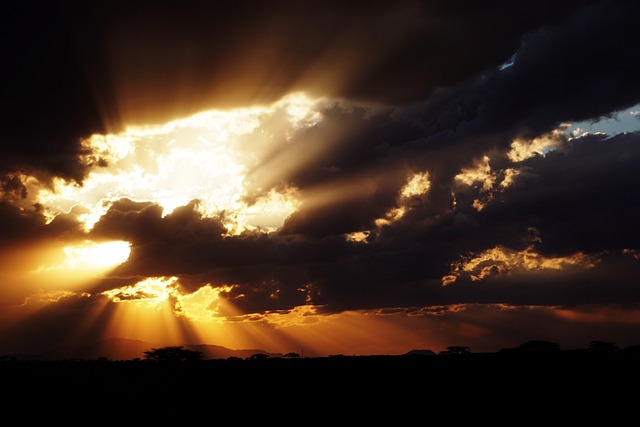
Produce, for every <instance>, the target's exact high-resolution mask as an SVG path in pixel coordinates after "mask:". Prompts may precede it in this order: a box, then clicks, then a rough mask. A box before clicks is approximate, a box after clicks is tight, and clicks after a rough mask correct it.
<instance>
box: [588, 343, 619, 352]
mask: <svg viewBox="0 0 640 427" xmlns="http://www.w3.org/2000/svg"><path fill="white" fill-rule="evenodd" d="M618 350H620V347H618V345H617V344H615V343H612V342H608V341H591V342H590V343H589V351H593V352H597V353H608V352H611V351H618Z"/></svg>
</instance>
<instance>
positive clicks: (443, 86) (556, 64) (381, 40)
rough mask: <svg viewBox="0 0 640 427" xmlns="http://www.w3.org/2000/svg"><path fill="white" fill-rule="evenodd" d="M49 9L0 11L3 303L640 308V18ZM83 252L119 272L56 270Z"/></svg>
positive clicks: (471, 8) (510, 11) (633, 12)
mask: <svg viewBox="0 0 640 427" xmlns="http://www.w3.org/2000/svg"><path fill="white" fill-rule="evenodd" d="M241 3H242V2H241ZM42 7H44V8H45V9H47V13H38V14H35V15H34V14H32V13H31V12H30V11H28V10H24V8H25V6H18V5H8V6H7V5H4V6H2V8H3V9H8V10H6V12H7V13H6V14H5V16H6V18H3V19H5V20H7V24H8V28H9V29H8V34H9V37H5V38H4V40H3V42H2V43H3V49H4V51H6V52H8V53H7V59H8V61H7V66H5V67H3V69H2V70H1V71H0V73H2V79H3V81H4V82H7V83H5V87H4V88H3V99H5V103H6V105H8V106H9V107H10V108H9V112H8V113H7V115H5V116H4V118H3V126H2V127H1V128H0V140H1V141H2V148H0V150H1V151H0V251H2V253H3V254H4V257H3V258H4V260H3V261H2V263H0V274H1V276H0V277H2V278H3V285H2V286H3V289H2V290H0V304H2V305H3V306H17V305H20V304H22V305H25V304H26V305H28V304H27V303H28V301H30V299H31V298H33V296H34V295H41V296H42V295H44V294H46V293H49V294H50V295H51V296H50V297H48V298H49V299H51V300H55V301H56V303H57V304H61V306H62V305H65V304H66V308H65V310H69V309H70V308H69V306H68V305H69V304H71V305H74V306H76V305H87V306H93V305H95V304H105V303H106V304H115V303H117V302H118V301H123V300H129V301H138V300H139V301H143V300H145V299H156V298H158V297H159V293H160V294H162V295H164V297H165V298H168V299H169V300H170V301H171V302H172V304H173V307H174V309H175V311H176V313H182V314H184V315H191V316H193V318H196V317H197V316H198V315H197V314H196V313H200V315H202V314H203V313H206V312H209V314H211V315H215V316H220V317H223V316H227V317H229V318H233V317H236V318H238V319H239V318H243V319H247V318H248V317H247V316H249V317H250V316H268V315H270V314H276V313H280V314H283V313H295V312H296V311H297V310H300V309H301V307H308V308H309V309H310V310H312V311H311V312H310V314H313V315H322V314H326V315H331V314H339V313H344V312H352V311H358V310H361V311H364V312H369V311H370V312H371V313H382V314H383V313H395V312H402V313H405V314H407V315H410V316H427V315H442V313H441V311H442V310H444V311H447V310H449V311H451V312H453V311H456V310H460V309H462V308H461V307H475V306H486V307H498V309H499V310H508V309H509V308H516V307H520V308H532V307H549V308H563V309H567V310H571V309H572V308H575V309H576V310H578V307H582V308H580V309H579V310H586V309H585V308H584V307H592V306H600V307H610V306H616V307H619V308H620V309H621V310H630V312H631V313H637V311H636V310H637V307H638V304H639V303H640V292H638V289H637V286H638V283H640V243H639V242H640V226H639V225H638V220H637V218H638V217H640V196H638V194H639V193H638V191H637V185H638V183H639V182H640V167H639V166H640V132H639V130H640V120H638V118H639V117H640V116H639V115H638V110H640V107H638V105H639V104H640V80H639V79H638V77H637V76H639V75H640V50H639V49H638V47H637V40H638V39H639V38H638V36H640V29H639V28H638V25H637V22H636V21H637V18H636V17H637V16H640V15H639V14H638V13H639V12H640V7H639V6H638V5H637V4H636V3H635V2H631V1H606V2H598V1H588V2H535V3H525V4H518V5H515V4H512V3H510V2H492V3H491V5H486V4H482V3H477V2H464V1H460V2H444V1H397V2H364V3H362V4H360V3H359V2H356V3H349V2H347V4H343V3H340V2H335V3H334V2H328V3H326V2H277V4H269V2H259V1H251V2H247V5H246V7H240V4H238V3H237V2H233V3H232V2H228V3H227V2H220V3H212V4H211V5H205V4H204V3H200V2H189V1H187V2H184V3H180V4H179V6H178V5H177V4H176V5H172V4H170V3H159V2H134V4H132V5H130V4H129V3H126V2H105V3H102V2H97V3H94V4H90V5H83V6H78V7H79V8H80V9H78V8H74V9H70V8H69V7H67V6H64V5H59V4H56V3H51V4H49V5H46V6H42ZM9 9H10V10H9ZM27 22H28V23H29V26H27V27H23V25H25V24H26V23H27ZM621 114H625V115H626V116H628V117H626V116H625V117H626V120H625V123H629V122H630V123H632V124H635V128H634V127H633V126H632V127H631V128H628V129H623V130H621V131H620V132H617V133H611V132H609V133H604V132H594V131H591V132H585V131H583V130H580V129H576V128H575V126H573V125H574V124H575V123H578V122H583V123H584V122H589V121H591V122H592V123H597V122H598V120H601V119H606V118H613V117H616V115H621ZM629 120H630V121H629ZM594 129H597V128H596V127H595V125H594ZM83 242H84V243H83ZM88 242H89V243H88ZM90 242H95V243H101V242H128V244H129V246H128V248H127V252H126V255H125V258H123V259H126V261H124V262H123V263H121V264H119V265H117V267H115V268H114V269H112V270H107V271H105V272H104V274H103V275H102V276H100V277H99V278H95V279H92V280H91V281H90V283H89V282H82V280H81V279H80V278H78V279H77V282H74V281H70V282H68V283H67V284H65V281H64V279H62V278H52V277H53V276H50V275H49V276H47V275H44V274H45V273H46V274H52V273H51V272H52V271H56V272H59V271H60V269H62V268H63V267H64V266H68V264H69V259H71V258H70V256H71V255H70V254H71V253H73V250H72V249H69V248H73V247H77V246H78V245H85V246H86V245H89V244H90ZM45 247H47V248H53V249H51V251H50V253H54V252H55V248H63V247H64V248H67V250H66V252H65V253H66V254H67V258H66V260H67V261H64V259H63V258H64V257H63V255H62V254H60V253H57V255H47V256H49V258H46V259H47V261H46V262H44V261H43V260H45V256H44V255H42V253H43V252H42V251H44V249H42V248H45ZM17 248H21V249H19V250H21V251H23V252H22V254H30V260H27V259H25V258H24V257H20V256H19V255H16V253H17V252H16V251H17V250H18V249H17ZM37 248H40V249H37ZM38 251H40V252H38ZM58 252H59V251H58ZM100 256H103V257H104V256H105V255H104V253H103V255H98V257H100ZM126 256H128V258H126ZM65 262H66V264H65ZM45 264H46V265H45ZM56 266H57V267H56ZM61 266H62V267H61ZM65 268H66V267H65ZM56 269H57V270H56ZM34 271H37V272H38V274H40V276H38V275H35V276H34V274H33V272H34ZM56 274H58V273H56ZM45 277H47V278H48V279H47V280H51V283H54V285H50V286H48V287H47V286H46V285H43V284H42V283H40V282H38V280H42V278H45ZM56 277H57V276H56ZM38 278H41V279H38ZM150 279H154V280H157V282H154V283H155V285H154V284H153V283H152V282H149V280H150ZM81 282H82V283H84V284H82V283H81ZM159 283H161V284H162V286H159V285H158V284H159ZM154 286H155V288H154ZM158 286H159V287H158ZM154 289H155V290H154ZM54 294H55V297H54V296H53V295H54ZM196 301H199V302H198V304H199V305H198V304H196ZM500 307H502V308H500ZM469 310H470V311H472V309H471V308H470V309H469ZM587 311H588V310H587ZM629 316H631V317H633V318H634V319H635V318H636V317H640V316H636V315H634V314H631V315H629ZM302 317H304V316H302ZM261 318H262V319H264V318H266V317H261ZM467 320H468V319H467ZM61 322H64V321H63V320H61ZM638 322H640V320H639V319H636V320H635V321H630V324H631V330H635V331H638V328H640V323H638Z"/></svg>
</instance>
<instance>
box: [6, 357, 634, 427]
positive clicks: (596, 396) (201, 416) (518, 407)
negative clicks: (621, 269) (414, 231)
mask: <svg viewBox="0 0 640 427" xmlns="http://www.w3.org/2000/svg"><path fill="white" fill-rule="evenodd" d="M0 375H1V378H2V390H3V396H2V397H3V399H2V402H3V407H4V408H5V413H11V412H12V411H14V410H17V408H21V409H20V411H18V412H19V413H20V414H23V415H25V414H26V415H28V416H29V417H30V418H29V419H31V420H32V421H34V420H37V419H46V420H47V421H53V420H55V419H56V418H59V419H61V420H64V421H73V420H76V421H78V422H80V420H86V421H87V422H89V419H88V418H86V417H87V416H90V417H92V419H93V417H96V416H97V417H98V418H99V419H100V420H101V421H102V423H103V424H101V425H106V424H105V423H111V422H112V421H113V420H117V419H121V418H120V417H123V418H122V419H123V420H130V421H133V420H137V421H140V422H145V423H156V424H161V423H164V422H171V423H175V422H180V421H182V422H186V421H187V420H190V421H202V420H207V419H209V420H210V421H209V422H207V424H218V425H220V424H225V425H227V424H231V421H229V420H235V421H234V422H233V423H234V424H237V423H239V424H241V425H244V424H248V423H254V422H260V423H261V424H262V423H263V422H266V421H269V420H271V421H273V422H278V423H280V424H285V425H289V424H301V423H304V424H308V423H309V422H310V420H311V421H313V422H312V424H314V425H321V424H323V425H326V424H328V423H332V424H343V423H350V424H353V423H356V424H357V425H362V424H371V423H376V424H385V425H400V424H405V423H409V422H411V423H414V422H419V423H420V424H431V423H435V421H436V419H437V420H441V421H443V420H444V419H448V420H449V421H447V422H448V423H453V424H456V425H457V424H460V423H468V422H470V421H471V420H475V421H478V420H479V419H484V420H486V421H496V422H498V423H500V420H503V421H506V420H509V419H511V420H512V421H513V422H514V423H515V424H526V425H532V424H533V423H534V421H535V420H538V421H536V422H535V423H539V422H544V423H545V424H548V423H550V422H552V421H553V422H552V424H555V423H557V422H559V421H561V420H565V421H567V422H571V423H573V424H577V423H578V421H579V420H582V421H584V422H589V423H590V424H592V423H594V422H602V423H606V424H607V425H613V424H618V423H622V422H623V421H624V422H625V423H627V422H631V423H632V424H633V423H634V422H635V421H637V417H638V413H639V412H638V408H640V400H639V395H638V390H639V387H640V354H637V353H625V352H621V351H618V352H610V353H591V352H578V351H573V352H572V351H559V352H553V353H540V354H526V353H525V354H520V353H490V354H462V355H434V356H417V355H411V356H408V355H407V356H332V357H320V358H268V359H263V360H246V359H237V358H229V359H215V360H199V361H193V362H157V361H148V360H126V361H109V360H84V361H83V360H66V361H20V360H5V361H2V362H0ZM220 417H222V418H220ZM511 417H524V418H523V419H521V420H519V421H517V420H514V419H512V418H511ZM629 417H633V418H629ZM223 419H226V420H227V421H226V422H223V421H222V420H223ZM296 420H297V421H296ZM341 420H342V421H341ZM465 420H466V421H465ZM634 420H635V421H634ZM525 421H526V422H525ZM582 421H581V422H580V423H582ZM71 424H72V425H73V422H72V423H71Z"/></svg>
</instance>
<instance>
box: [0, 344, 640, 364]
mask: <svg viewBox="0 0 640 427" xmlns="http://www.w3.org/2000/svg"><path fill="white" fill-rule="evenodd" d="M560 352H581V353H598V354H612V353H625V354H638V355H640V344H637V345H631V346H629V347H625V348H620V347H619V346H618V345H617V344H616V343H614V342H610V341H601V340H594V341H591V342H589V345H588V346H587V347H586V348H584V349H577V350H562V349H561V347H560V345H559V344H558V343H556V342H553V341H544V340H530V341H527V342H525V343H522V344H520V345H518V346H517V347H514V348H503V349H501V350H499V351H498V352H497V353H499V354H502V353H518V354H553V353H560ZM429 353H430V354H433V355H436V353H433V352H429ZM143 354H144V358H143V359H144V360H145V361H151V362H195V361H200V360H203V359H204V353H203V352H201V351H197V350H190V349H188V348H185V347H184V346H166V347H157V348H152V349H150V350H146V351H144V352H143ZM407 354H409V353H407ZM471 354H473V353H472V351H471V347H469V346H462V345H452V346H448V347H446V348H445V350H443V351H441V352H439V353H437V355H442V356H464V355H471ZM336 356H343V355H341V354H340V355H334V356H330V357H331V358H335V357H336ZM273 358H283V359H298V358H301V356H300V354H298V353H294V352H291V353H286V354H284V355H283V356H272V355H269V354H265V353H255V354H252V355H251V356H249V357H247V358H245V359H244V360H250V361H259V360H265V359H273ZM227 359H228V360H243V359H242V358H240V357H237V356H231V357H228V358H227ZM15 360H17V359H16V357H15V356H7V355H0V362H7V361H15ZM93 360H94V361H100V362H108V361H110V359H108V358H106V357H98V358H96V359H93ZM134 360H138V361H139V360H140V359H138V358H136V359H134Z"/></svg>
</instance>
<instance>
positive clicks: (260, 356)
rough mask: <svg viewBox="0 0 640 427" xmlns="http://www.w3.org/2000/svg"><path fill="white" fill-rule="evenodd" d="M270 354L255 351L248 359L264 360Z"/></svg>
mask: <svg viewBox="0 0 640 427" xmlns="http://www.w3.org/2000/svg"><path fill="white" fill-rule="evenodd" d="M268 358H269V355H268V354H264V353H255V354H252V355H251V356H249V357H248V358H247V360H264V359H268Z"/></svg>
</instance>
